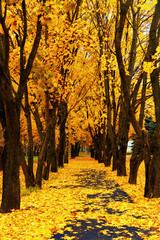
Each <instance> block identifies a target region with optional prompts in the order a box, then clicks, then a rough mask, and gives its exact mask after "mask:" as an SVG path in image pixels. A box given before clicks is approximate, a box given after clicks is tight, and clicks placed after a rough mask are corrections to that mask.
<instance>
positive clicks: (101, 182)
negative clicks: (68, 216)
mask: <svg viewBox="0 0 160 240" xmlns="http://www.w3.org/2000/svg"><path fill="white" fill-rule="evenodd" d="M106 174H107V173H106V171H103V170H95V169H91V170H82V171H81V172H80V173H79V174H75V175H74V176H76V177H77V184H76V185H65V186H63V188H64V189H65V188H71V189H74V188H85V189H86V193H87V189H93V190H97V192H98V190H102V189H104V192H105V190H107V193H104V194H102V191H101V192H100V193H96V194H87V198H88V199H93V202H92V201H91V202H90V201H89V203H88V202H86V203H83V204H84V209H82V210H79V211H81V212H85V211H86V212H87V211H88V210H89V209H90V207H91V205H93V204H94V199H97V198H98V200H99V201H98V203H99V205H98V204H97V205H96V206H95V207H94V206H92V212H94V211H99V210H100V209H102V208H103V209H105V211H107V213H109V214H111V215H112V214H116V215H118V216H121V214H123V213H124V212H125V211H126V210H124V211H119V210H115V209H112V208H108V207H107V203H108V202H111V201H112V200H114V201H115V202H119V203H120V204H121V203H122V202H123V201H125V202H128V203H131V204H132V203H134V202H133V200H132V198H131V197H130V196H129V195H128V194H127V193H126V192H124V191H123V190H122V189H121V188H120V186H119V185H118V184H117V183H116V182H114V181H113V180H106V178H105V177H106ZM52 187H53V188H55V189H56V188H57V187H54V186H51V188H52ZM109 190H110V191H109ZM133 217H134V216H133ZM135 217H136V216H135ZM106 223H107V219H105V218H104V219H102V220H97V219H87V220H77V221H76V220H73V221H72V222H69V223H68V224H67V225H66V227H65V228H64V233H63V234H60V233H56V234H54V235H53V237H52V239H56V240H61V239H67V237H68V236H70V237H74V238H72V239H75V240H76V239H81V240H97V239H100V240H103V239H109V240H110V239H113V238H114V239H116V238H117V239H120V237H121V239H134V240H140V239H144V238H141V237H140V234H138V233H142V234H145V236H147V237H149V236H151V233H150V232H151V231H152V229H150V231H149V230H146V229H142V228H138V227H134V226H133V227H129V226H126V225H124V226H117V227H116V226H111V225H110V224H109V225H108V226H107V224H106ZM104 224H105V226H104ZM77 225H78V226H77ZM68 229H69V230H68ZM103 231H105V234H104V233H103Z"/></svg>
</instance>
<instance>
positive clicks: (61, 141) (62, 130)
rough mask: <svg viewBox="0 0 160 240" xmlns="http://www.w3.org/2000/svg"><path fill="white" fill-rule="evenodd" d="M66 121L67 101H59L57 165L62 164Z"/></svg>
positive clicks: (60, 165)
mask: <svg viewBox="0 0 160 240" xmlns="http://www.w3.org/2000/svg"><path fill="white" fill-rule="evenodd" d="M66 121H67V103H66V102H65V101H63V100H62V101H61V103H60V139H59V146H58V166H59V167H63V166H64V153H65V147H66V127H65V125H66Z"/></svg>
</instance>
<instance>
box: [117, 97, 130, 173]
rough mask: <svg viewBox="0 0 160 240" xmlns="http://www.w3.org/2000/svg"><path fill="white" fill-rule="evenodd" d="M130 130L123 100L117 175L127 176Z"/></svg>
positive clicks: (120, 116)
mask: <svg viewBox="0 0 160 240" xmlns="http://www.w3.org/2000/svg"><path fill="white" fill-rule="evenodd" d="M128 132H129V119H128V112H127V111H126V109H125V106H124V104H123V102H122V99H121V103H120V113H119V131H118V134H119V136H118V148H119V149H118V150H119V151H118V159H117V176H126V154H127V143H128Z"/></svg>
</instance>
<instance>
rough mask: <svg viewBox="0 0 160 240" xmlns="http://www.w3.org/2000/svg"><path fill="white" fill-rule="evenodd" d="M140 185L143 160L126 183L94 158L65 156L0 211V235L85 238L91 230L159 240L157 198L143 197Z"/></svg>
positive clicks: (29, 237)
mask: <svg viewBox="0 0 160 240" xmlns="http://www.w3.org/2000/svg"><path fill="white" fill-rule="evenodd" d="M127 171H128V168H127ZM22 180H23V179H22ZM23 181H24V180H23ZM23 184H24V183H22V185H23ZM143 188H144V166H143V164H141V166H140V169H139V174H138V184H137V185H130V184H128V177H117V176H116V172H112V171H111V167H108V168H106V167H105V166H104V165H103V164H98V163H97V161H95V160H94V159H91V158H83V159H82V158H76V159H73V160H70V162H69V164H68V165H67V164H65V167H64V168H63V169H59V171H58V173H51V174H50V179H49V181H43V186H42V189H36V191H32V192H30V194H27V195H22V197H21V209H20V210H13V211H12V212H11V213H6V214H0V239H6V240H11V239H19V240H21V239H27V240H30V239H50V238H52V239H58V238H56V236H57V234H60V236H61V239H65V240H67V239H85V238H83V232H84V231H86V232H87V231H88V230H89V231H90V232H91V231H92V230H95V229H98V230H97V233H96V234H99V235H97V236H99V238H100V237H101V236H103V238H101V239H105V238H104V237H105V236H106V239H114V237H115V239H117V238H118V239H125V238H127V239H136V238H133V236H137V239H159V238H160V213H159V203H160V199H159V198H158V199H146V198H144V197H143ZM22 192H23V191H22ZM124 193H126V195H125V194H124ZM84 222H85V227H84ZM73 226H74V227H73ZM113 232H114V233H113ZM69 233H72V234H69ZM135 234H136V235H135ZM76 236H77V237H76ZM81 236H82V237H81ZM126 236H127V237H126ZM59 239H60V238H59ZM95 239H96V238H95ZM88 240H89V239H88Z"/></svg>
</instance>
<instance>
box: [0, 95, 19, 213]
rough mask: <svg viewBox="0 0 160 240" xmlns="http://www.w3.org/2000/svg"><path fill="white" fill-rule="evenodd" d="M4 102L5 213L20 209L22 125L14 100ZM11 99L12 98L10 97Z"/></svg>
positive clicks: (3, 199)
mask: <svg viewBox="0 0 160 240" xmlns="http://www.w3.org/2000/svg"><path fill="white" fill-rule="evenodd" d="M7 96H8V100H7V99H5V100H4V109H5V117H6V118H5V119H6V129H4V131H5V134H4V138H5V146H4V154H3V193H2V204H1V208H2V211H3V212H9V211H10V210H11V209H20V180H19V166H20V158H19V151H20V124H19V112H18V110H17V106H16V104H15V102H14V100H11V98H10V100H9V96H10V95H7ZM10 97H11V96H10Z"/></svg>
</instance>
